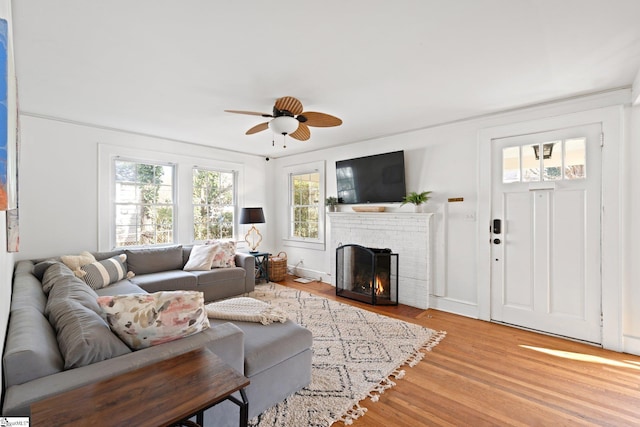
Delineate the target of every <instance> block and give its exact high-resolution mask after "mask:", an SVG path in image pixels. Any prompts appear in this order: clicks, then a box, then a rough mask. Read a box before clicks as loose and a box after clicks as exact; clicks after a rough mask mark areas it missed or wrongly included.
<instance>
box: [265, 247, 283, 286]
mask: <svg viewBox="0 0 640 427" xmlns="http://www.w3.org/2000/svg"><path fill="white" fill-rule="evenodd" d="M286 275H287V253H286V252H280V253H278V255H275V256H274V255H271V256H270V257H269V280H271V281H273V282H279V281H281V280H284V277H285V276H286Z"/></svg>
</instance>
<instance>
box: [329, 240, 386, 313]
mask: <svg viewBox="0 0 640 427" xmlns="http://www.w3.org/2000/svg"><path fill="white" fill-rule="evenodd" d="M336 295H337V296H341V297H345V298H350V299H353V300H356V301H360V302H365V303H368V304H373V305H398V254H394V253H391V249H376V248H365V247H364V246H360V245H343V246H340V247H338V248H337V249H336Z"/></svg>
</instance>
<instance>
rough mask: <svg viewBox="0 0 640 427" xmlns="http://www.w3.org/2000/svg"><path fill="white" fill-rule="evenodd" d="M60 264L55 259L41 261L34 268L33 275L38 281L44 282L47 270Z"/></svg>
mask: <svg viewBox="0 0 640 427" xmlns="http://www.w3.org/2000/svg"><path fill="white" fill-rule="evenodd" d="M59 262H60V261H59V260H55V259H47V260H44V261H40V262H38V263H37V264H35V265H34V266H33V275H34V276H35V277H36V278H37V279H38V280H40V281H42V278H43V277H44V273H45V271H47V269H48V268H49V267H51V266H52V265H53V264H56V263H59Z"/></svg>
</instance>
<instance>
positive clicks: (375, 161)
mask: <svg viewBox="0 0 640 427" xmlns="http://www.w3.org/2000/svg"><path fill="white" fill-rule="evenodd" d="M336 179H337V183H338V201H339V202H340V203H344V204H359V203H394V202H401V201H402V199H403V198H404V196H405V194H406V187H405V178H404V151H394V152H391V153H383V154H376V155H373V156H366V157H358V158H355V159H348V160H338V161H336Z"/></svg>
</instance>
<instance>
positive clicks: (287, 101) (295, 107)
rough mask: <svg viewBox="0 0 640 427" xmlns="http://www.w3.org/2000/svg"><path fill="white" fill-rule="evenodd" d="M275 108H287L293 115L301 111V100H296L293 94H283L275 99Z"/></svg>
mask: <svg viewBox="0 0 640 427" xmlns="http://www.w3.org/2000/svg"><path fill="white" fill-rule="evenodd" d="M275 108H276V109H278V110H287V111H288V112H290V113H291V114H293V115H294V116H297V115H298V114H300V113H302V102H300V101H298V100H297V99H296V98H294V97H293V96H283V97H282V98H278V99H276V104H275Z"/></svg>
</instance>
